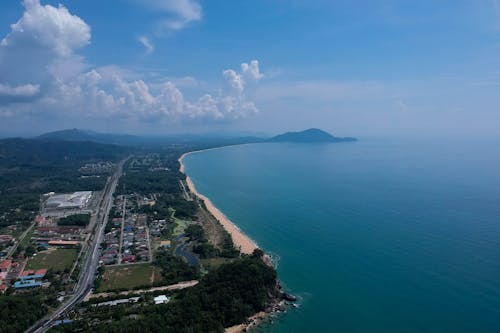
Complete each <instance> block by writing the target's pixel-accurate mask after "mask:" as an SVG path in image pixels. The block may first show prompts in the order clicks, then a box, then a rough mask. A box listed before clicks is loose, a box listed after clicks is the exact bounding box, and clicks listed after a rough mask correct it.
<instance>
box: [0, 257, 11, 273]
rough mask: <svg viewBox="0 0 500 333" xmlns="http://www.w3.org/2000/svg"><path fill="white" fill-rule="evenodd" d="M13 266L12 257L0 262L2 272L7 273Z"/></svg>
mask: <svg viewBox="0 0 500 333" xmlns="http://www.w3.org/2000/svg"><path fill="white" fill-rule="evenodd" d="M11 266H12V260H10V259H7V260H4V261H2V262H0V272H4V273H7V272H8V271H9V270H10V267H11Z"/></svg>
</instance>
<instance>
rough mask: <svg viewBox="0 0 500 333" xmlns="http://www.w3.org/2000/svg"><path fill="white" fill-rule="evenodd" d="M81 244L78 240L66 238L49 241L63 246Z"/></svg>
mask: <svg viewBox="0 0 500 333" xmlns="http://www.w3.org/2000/svg"><path fill="white" fill-rule="evenodd" d="M78 244H80V242H77V241H65V240H51V241H49V245H51V246H61V247H76V246H78Z"/></svg>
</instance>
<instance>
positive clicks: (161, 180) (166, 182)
mask: <svg viewBox="0 0 500 333" xmlns="http://www.w3.org/2000/svg"><path fill="white" fill-rule="evenodd" d="M178 179H179V175H178V173H177V172H172V171H157V172H152V171H144V172H126V174H125V175H123V176H122V177H121V178H120V183H119V185H118V189H117V190H118V194H133V193H140V194H148V193H163V192H167V193H172V194H179V193H180V191H181V190H180V188H179V180H178Z"/></svg>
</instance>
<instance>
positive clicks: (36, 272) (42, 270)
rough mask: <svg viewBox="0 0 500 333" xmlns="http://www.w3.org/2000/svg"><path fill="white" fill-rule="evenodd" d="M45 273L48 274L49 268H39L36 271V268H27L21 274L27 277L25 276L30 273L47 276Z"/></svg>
mask: <svg viewBox="0 0 500 333" xmlns="http://www.w3.org/2000/svg"><path fill="white" fill-rule="evenodd" d="M45 274H47V270H46V269H44V268H43V269H37V270H36V271H35V270H32V269H28V270H25V271H23V272H22V273H21V276H22V277H25V276H30V275H41V276H42V277H43V276H45Z"/></svg>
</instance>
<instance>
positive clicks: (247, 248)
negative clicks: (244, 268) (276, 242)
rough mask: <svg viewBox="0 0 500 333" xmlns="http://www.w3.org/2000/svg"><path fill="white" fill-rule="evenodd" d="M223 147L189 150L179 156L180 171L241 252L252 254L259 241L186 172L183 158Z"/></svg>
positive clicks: (191, 189)
mask: <svg viewBox="0 0 500 333" xmlns="http://www.w3.org/2000/svg"><path fill="white" fill-rule="evenodd" d="M220 148H221V147H217V148H210V149H203V150H195V151H192V152H187V153H184V154H182V156H181V157H180V158H179V160H178V161H179V164H180V169H179V171H180V172H182V173H183V174H184V175H185V176H186V183H187V186H188V188H189V190H190V191H191V192H192V193H194V194H195V195H196V196H197V197H198V198H199V199H201V200H202V201H203V202H204V203H205V206H206V207H207V210H208V211H209V212H210V213H211V214H212V215H213V216H214V217H215V218H216V219H217V220H218V221H219V223H220V224H222V226H223V227H224V229H225V230H226V231H227V232H228V233H229V234H230V235H231V238H232V239H233V243H234V245H235V246H236V247H237V248H239V250H240V251H241V253H244V254H252V252H253V251H254V250H255V249H257V248H259V247H258V246H257V243H255V242H254V241H253V240H252V239H251V238H250V237H248V236H247V235H246V234H244V233H243V232H242V231H241V230H240V228H238V226H237V225H236V224H234V223H233V222H232V221H231V220H230V219H229V218H228V217H227V216H226V215H224V213H222V212H221V211H220V210H219V209H218V208H217V207H216V206H215V205H214V204H213V203H212V201H211V200H210V199H209V198H208V197H206V196H205V195H203V194H201V193H199V192H198V191H197V190H196V186H195V185H194V183H193V181H192V180H191V178H190V177H189V176H188V175H187V174H186V172H185V167H184V163H183V160H184V158H185V157H186V156H187V155H190V154H194V153H199V152H203V151H208V150H214V149H220Z"/></svg>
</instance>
